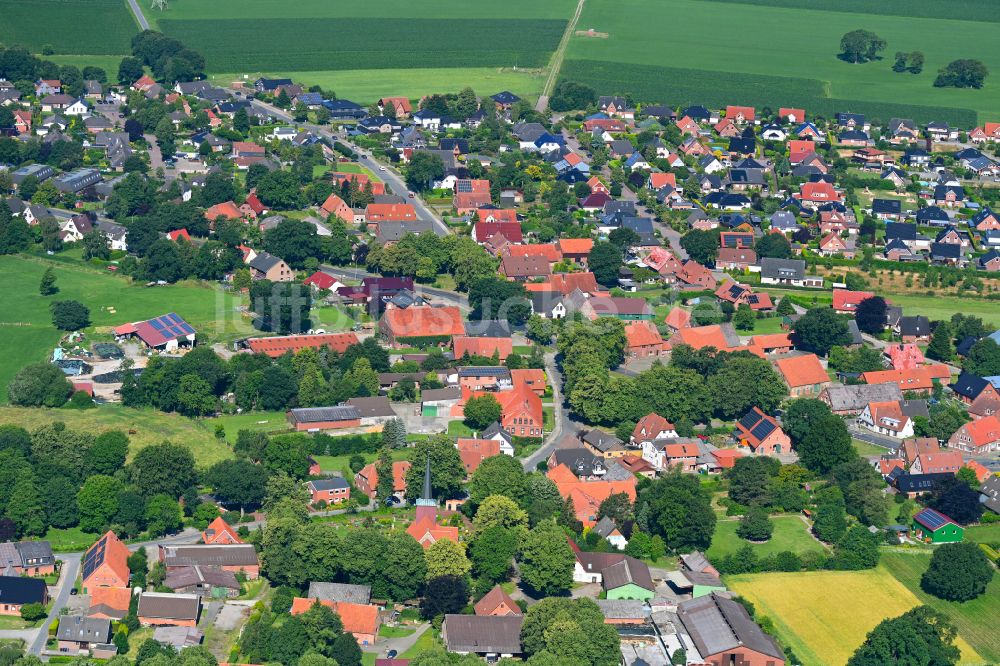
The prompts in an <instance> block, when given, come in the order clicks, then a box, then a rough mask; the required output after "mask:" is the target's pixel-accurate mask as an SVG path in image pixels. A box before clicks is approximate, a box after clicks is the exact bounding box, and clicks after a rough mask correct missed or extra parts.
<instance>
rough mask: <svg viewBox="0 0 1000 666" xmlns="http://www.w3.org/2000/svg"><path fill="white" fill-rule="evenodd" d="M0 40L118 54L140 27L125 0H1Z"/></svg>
mask: <svg viewBox="0 0 1000 666" xmlns="http://www.w3.org/2000/svg"><path fill="white" fill-rule="evenodd" d="M0 16H3V20H0V42H3V43H4V45H6V46H14V45H19V46H23V47H25V48H26V49H28V50H29V51H32V52H34V53H39V52H41V51H42V49H43V48H45V47H51V48H52V50H53V52H54V53H71V54H86V55H112V54H114V55H117V54H126V53H128V52H129V40H130V39H131V38H132V35H133V34H135V33H136V32H138V31H139V28H138V26H137V25H136V22H135V19H134V18H133V17H132V13H131V12H130V11H129V9H128V6H127V5H126V4H125V0H2V1H0Z"/></svg>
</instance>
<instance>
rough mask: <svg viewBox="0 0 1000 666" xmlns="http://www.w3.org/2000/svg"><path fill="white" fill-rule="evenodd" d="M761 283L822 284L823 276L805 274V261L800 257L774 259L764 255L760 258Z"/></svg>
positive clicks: (796, 285)
mask: <svg viewBox="0 0 1000 666" xmlns="http://www.w3.org/2000/svg"><path fill="white" fill-rule="evenodd" d="M760 282H761V284H785V285H791V286H794V287H817V288H820V287H822V286H823V278H822V277H819V276H817V275H806V262H805V261H804V260H802V259H776V258H773V257H764V258H762V259H761V260H760Z"/></svg>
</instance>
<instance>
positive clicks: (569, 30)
mask: <svg viewBox="0 0 1000 666" xmlns="http://www.w3.org/2000/svg"><path fill="white" fill-rule="evenodd" d="M130 1H131V0H130ZM586 1H587V0H579V2H577V3H576V11H574V12H573V18H571V19H570V20H569V23H567V24H566V32H564V33H563V36H562V39H560V40H559V46H557V47H556V51H555V53H553V54H552V61H551V62H550V63H549V75H548V78H546V79H545V85H544V86H542V93H541V94H540V95H539V96H538V104H537V107H536V109H537V110H538V111H544V110H545V107H546V106H548V103H549V96H550V95H551V94H552V89H553V88H555V85H556V79H557V78H558V77H559V70H560V69H562V63H563V60H564V59H565V57H566V49H567V48H568V47H569V40H570V38H571V37H572V36H573V34H574V33H575V32H576V24H577V23H578V22H579V21H580V14H582V13H583V5H584V3H585V2H586Z"/></svg>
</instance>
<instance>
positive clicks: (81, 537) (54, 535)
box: [42, 527, 98, 553]
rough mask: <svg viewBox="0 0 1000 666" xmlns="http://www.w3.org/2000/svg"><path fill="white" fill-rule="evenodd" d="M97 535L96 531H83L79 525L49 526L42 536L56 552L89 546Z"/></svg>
mask: <svg viewBox="0 0 1000 666" xmlns="http://www.w3.org/2000/svg"><path fill="white" fill-rule="evenodd" d="M97 537H98V535H97V534H96V533H94V534H92V533H90V532H84V531H83V530H81V529H80V528H79V527H66V528H63V529H58V528H55V527H50V528H49V530H48V531H47V532H46V533H45V536H44V537H42V538H43V539H45V540H46V541H48V542H49V543H51V544H52V550H53V551H55V552H57V553H75V552H79V551H81V550H86V549H88V548H90V546H91V544H93V543H94V541H96V540H97Z"/></svg>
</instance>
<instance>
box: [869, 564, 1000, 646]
mask: <svg viewBox="0 0 1000 666" xmlns="http://www.w3.org/2000/svg"><path fill="white" fill-rule="evenodd" d="M930 559H931V556H930V554H929V553H927V552H884V553H882V561H881V564H880V565H879V569H883V568H884V569H885V570H888V571H889V572H891V573H892V575H893V576H895V577H896V579H897V580H899V581H900V582H901V583H902V584H903V585H905V586H906V587H907V588H909V590H910V591H911V592H913V594H915V595H916V596H917V598H918V599H920V601H922V602H923V603H925V604H927V605H928V606H931V607H932V608H935V609H936V610H938V611H941V612H942V613H944V614H945V615H947V616H948V617H950V618H951V621H952V622H954V623H955V627H956V628H957V629H958V635H959V636H960V637H961V638H962V639H964V640H965V641H967V642H968V643H969V645H971V646H972V648H973V649H974V650H975V651H976V652H978V653H979V655H980V656H982V658H983V659H984V660H985V661H987V662H990V663H996V662H998V661H1000V632H998V631H997V630H996V620H997V618H998V617H1000V576H996V575H994V576H993V582H992V583H990V586H989V587H988V588H987V589H986V593H985V594H983V595H982V596H981V597H979V598H978V599H973V600H972V601H966V602H965V603H954V602H950V601H943V600H941V599H938V598H937V597H934V596H931V595H929V594H926V593H924V591H923V590H921V589H920V577H921V576H923V574H924V571H926V570H927V565H928V564H929V563H930Z"/></svg>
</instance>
